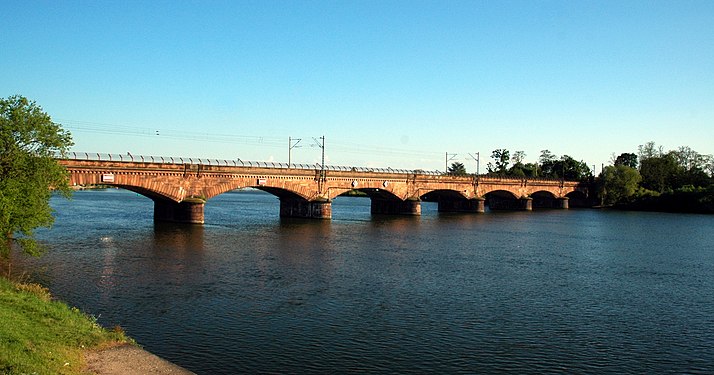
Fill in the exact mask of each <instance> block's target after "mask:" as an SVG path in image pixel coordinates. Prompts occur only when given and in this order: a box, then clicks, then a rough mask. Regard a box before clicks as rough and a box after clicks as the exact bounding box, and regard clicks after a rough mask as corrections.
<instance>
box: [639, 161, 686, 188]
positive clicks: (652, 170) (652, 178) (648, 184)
mask: <svg viewBox="0 0 714 375" xmlns="http://www.w3.org/2000/svg"><path fill="white" fill-rule="evenodd" d="M681 173H682V169H681V167H680V166H679V165H678V164H677V159H676V157H675V156H674V155H673V154H672V153H667V154H663V155H661V156H652V157H648V158H645V159H640V174H641V175H642V187H644V188H645V189H648V190H653V191H656V192H659V193H663V192H665V191H669V190H673V189H675V188H677V186H676V184H675V180H676V176H678V175H680V174H681Z"/></svg>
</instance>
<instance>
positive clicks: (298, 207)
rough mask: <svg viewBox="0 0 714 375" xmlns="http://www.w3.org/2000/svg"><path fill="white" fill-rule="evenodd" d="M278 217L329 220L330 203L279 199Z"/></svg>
mask: <svg viewBox="0 0 714 375" xmlns="http://www.w3.org/2000/svg"><path fill="white" fill-rule="evenodd" d="M280 217H300V218H306V219H331V218H332V202H331V201H308V200H305V199H295V198H280Z"/></svg>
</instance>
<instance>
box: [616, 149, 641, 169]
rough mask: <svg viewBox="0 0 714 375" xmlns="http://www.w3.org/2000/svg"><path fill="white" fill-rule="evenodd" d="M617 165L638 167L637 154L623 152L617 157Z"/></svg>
mask: <svg viewBox="0 0 714 375" xmlns="http://www.w3.org/2000/svg"><path fill="white" fill-rule="evenodd" d="M615 165H625V166H628V167H630V168H637V155H635V154H633V153H629V152H623V153H622V154H620V156H618V157H617V159H615Z"/></svg>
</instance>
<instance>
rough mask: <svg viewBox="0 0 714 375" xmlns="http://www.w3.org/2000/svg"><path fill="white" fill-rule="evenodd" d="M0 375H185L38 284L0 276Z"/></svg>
mask: <svg viewBox="0 0 714 375" xmlns="http://www.w3.org/2000/svg"><path fill="white" fill-rule="evenodd" d="M0 348H2V350H0V373H2V374H33V373H35V374H47V373H51V374H66V375H72V374H87V372H88V371H90V373H95V374H100V375H112V374H145V373H153V374H190V373H191V372H189V371H187V370H184V369H182V368H180V367H178V366H176V365H174V364H172V363H169V362H167V361H165V360H163V359H161V358H159V357H156V356H155V355H153V354H151V353H148V352H146V351H144V350H142V349H140V348H138V347H136V346H135V345H134V343H133V340H132V339H131V338H129V337H127V336H126V335H125V334H124V332H123V331H122V330H121V328H119V327H115V328H114V329H111V330H108V329H106V328H103V327H101V326H100V325H99V324H97V322H96V320H95V319H94V317H92V316H89V315H86V314H84V313H82V312H81V311H79V310H78V309H77V308H74V307H69V306H68V305H67V304H65V303H63V302H60V301H53V300H52V298H51V295H50V293H49V291H48V290H47V289H46V288H44V287H42V286H40V285H38V284H32V283H29V284H25V283H18V282H14V281H11V280H8V279H6V278H4V277H0Z"/></svg>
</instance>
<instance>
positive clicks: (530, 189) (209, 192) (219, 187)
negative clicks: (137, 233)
mask: <svg viewBox="0 0 714 375" xmlns="http://www.w3.org/2000/svg"><path fill="white" fill-rule="evenodd" d="M58 161H59V163H60V164H61V165H63V166H64V167H65V168H66V169H67V171H68V172H69V176H70V184H71V185H73V186H91V185H109V186H116V187H119V188H123V189H127V190H130V191H133V192H136V193H138V194H141V195H144V196H146V197H148V198H150V199H151V200H153V202H154V219H155V220H157V221H173V222H183V223H203V222H204V205H205V203H206V201H207V200H208V199H211V198H212V197H215V196H217V195H219V194H222V193H225V192H227V191H231V190H235V189H242V188H255V189H260V190H263V191H265V192H268V193H270V194H273V195H275V196H276V197H277V198H278V199H279V200H280V216H281V217H300V218H315V219H330V218H331V217H332V206H331V205H332V200H333V199H335V198H336V197H337V196H339V195H342V194H345V193H347V192H349V191H352V190H357V191H360V192H363V193H365V194H367V196H369V198H370V199H371V212H372V214H390V215H420V214H421V202H422V201H435V202H438V210H439V211H440V212H473V213H483V212H485V207H486V205H488V206H489V209H490V210H499V209H501V210H526V211H530V210H533V208H534V207H535V208H561V209H567V208H568V207H569V206H570V205H571V204H569V201H572V202H573V203H577V205H584V202H585V200H586V198H587V196H588V188H587V185H586V184H583V183H580V182H574V181H563V180H552V179H525V178H506V177H488V176H473V175H469V176H452V175H446V174H443V173H440V172H429V171H423V170H402V169H391V168H386V169H385V168H357V167H334V166H324V167H323V166H321V165H319V164H290V165H288V164H282V163H270V162H244V161H241V160H216V159H196V158H169V157H152V156H133V155H116V154H99V153H69V154H68V155H67V156H66V157H65V158H61V159H58Z"/></svg>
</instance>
